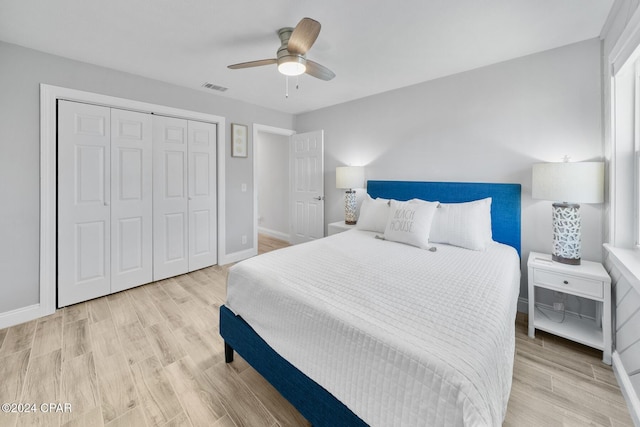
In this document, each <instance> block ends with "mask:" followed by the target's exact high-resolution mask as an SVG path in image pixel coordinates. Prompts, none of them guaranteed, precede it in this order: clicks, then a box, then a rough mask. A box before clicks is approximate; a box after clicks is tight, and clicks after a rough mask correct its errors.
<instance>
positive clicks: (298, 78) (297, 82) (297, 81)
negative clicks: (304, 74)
mask: <svg viewBox="0 0 640 427" xmlns="http://www.w3.org/2000/svg"><path fill="white" fill-rule="evenodd" d="M299 82H300V76H296V90H298V89H300V86H299Z"/></svg>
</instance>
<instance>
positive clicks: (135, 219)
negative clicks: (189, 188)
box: [111, 109, 153, 292]
mask: <svg viewBox="0 0 640 427" xmlns="http://www.w3.org/2000/svg"><path fill="white" fill-rule="evenodd" d="M151 132H152V125H151V115H150V114H143V113H137V112H133V111H126V110H118V109H112V110H111V292H118V291H122V290H124V289H129V288H132V287H134V286H138V285H142V284H144V283H149V282H151V281H152V280H153V235H152V232H153V223H152V219H153V198H152V196H153V195H152V179H153V175H152V168H151V165H152V158H153V157H152V145H151V143H152V135H151Z"/></svg>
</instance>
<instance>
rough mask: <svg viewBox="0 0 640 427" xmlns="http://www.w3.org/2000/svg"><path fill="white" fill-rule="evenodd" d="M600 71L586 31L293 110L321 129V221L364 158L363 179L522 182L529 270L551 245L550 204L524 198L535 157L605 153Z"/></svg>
mask: <svg viewBox="0 0 640 427" xmlns="http://www.w3.org/2000/svg"><path fill="white" fill-rule="evenodd" d="M600 69H601V68H600V42H599V40H597V39H593V40H588V41H585V42H581V43H577V44H573V45H570V46H566V47H562V48H558V49H554V50H550V51H546V52H542V53H539V54H534V55H530V56H526V57H522V58H519V59H515V60H511V61H507V62H503V63H499V64H495V65H491V66H487V67H484V68H480V69H476V70H472V71H469V72H465V73H461V74H457V75H453V76H449V77H445V78H441V79H437V80H433V81H429V82H425V83H421V84H418V85H415V86H411V87H407V88H403V89H399V90H394V91H391V92H387V93H383V94H380V95H376V96H372V97H368V98H363V99H360V100H356V101H352V102H349V103H345V104H342V105H338V106H334V107H329V108H325V109H322V110H317V111H314V112H310V113H306V114H302V115H299V116H296V121H295V129H296V130H297V131H299V132H305V131H309V130H313V129H324V130H325V188H326V199H327V202H326V208H325V210H326V221H327V223H329V222H332V221H337V220H340V219H341V218H342V217H343V207H342V205H343V193H342V192H341V191H340V190H337V189H335V172H334V170H335V167H336V166H339V165H343V164H353V165H365V175H366V178H367V179H406V180H433V181H481V182H482V181H484V182H515V183H520V184H522V191H523V194H522V249H523V251H522V256H523V258H522V259H523V271H525V272H526V258H527V256H528V254H529V252H530V251H532V250H535V251H540V252H550V250H551V202H547V201H539V200H532V199H531V167H532V164H533V163H535V162H541V161H560V160H561V159H562V157H563V156H564V155H565V154H567V155H569V156H571V158H572V160H574V161H583V160H592V159H601V158H602V155H603V152H602V142H601V141H602V129H601V105H602V98H601V76H600ZM581 211H582V217H583V230H584V232H583V236H582V237H583V258H584V259H590V260H596V261H599V260H601V259H602V253H601V249H600V248H601V244H602V208H601V206H599V205H583V206H582V208H581ZM526 276H527V275H526V274H523V281H522V283H521V291H520V295H521V296H522V297H526V296H527V288H526ZM570 308H571V307H570Z"/></svg>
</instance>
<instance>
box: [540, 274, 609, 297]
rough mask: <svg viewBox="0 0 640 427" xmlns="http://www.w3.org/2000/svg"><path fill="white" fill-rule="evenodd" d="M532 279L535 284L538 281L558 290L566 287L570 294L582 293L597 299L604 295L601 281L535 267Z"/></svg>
mask: <svg viewBox="0 0 640 427" xmlns="http://www.w3.org/2000/svg"><path fill="white" fill-rule="evenodd" d="M533 281H534V283H535V284H537V283H540V284H541V285H545V286H549V287H553V288H555V289H557V290H559V291H562V290H563V289H566V291H567V292H569V293H572V294H574V293H575V294H582V295H585V296H591V297H594V298H598V299H602V297H603V296H604V294H603V286H602V282H599V281H597V280H591V279H585V278H583V277H576V276H569V275H566V274H556V273H551V272H548V271H543V270H539V269H535V270H534V271H533Z"/></svg>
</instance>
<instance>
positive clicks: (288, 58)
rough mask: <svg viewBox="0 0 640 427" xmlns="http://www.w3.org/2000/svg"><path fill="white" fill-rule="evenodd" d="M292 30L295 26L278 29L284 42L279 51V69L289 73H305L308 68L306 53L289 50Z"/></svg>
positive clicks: (279, 35) (281, 40)
mask: <svg viewBox="0 0 640 427" xmlns="http://www.w3.org/2000/svg"><path fill="white" fill-rule="evenodd" d="M292 32H293V28H291V27H285V28H280V29H279V30H278V37H280V42H281V43H282V44H281V45H280V47H279V48H278V52H277V58H278V70H280V72H281V73H283V74H287V75H299V74H302V73H304V72H305V70H306V68H307V58H306V55H300V54H293V53H291V52H289V51H288V50H287V47H288V45H289V38H290V37H291V33H292ZM294 64H295V65H294ZM297 64H300V65H301V66H300V65H297ZM288 70H290V71H288Z"/></svg>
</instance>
